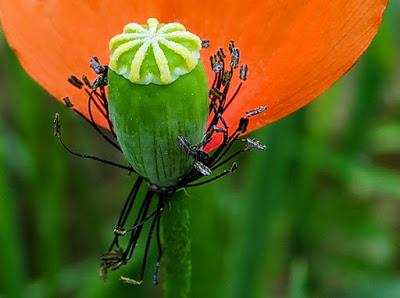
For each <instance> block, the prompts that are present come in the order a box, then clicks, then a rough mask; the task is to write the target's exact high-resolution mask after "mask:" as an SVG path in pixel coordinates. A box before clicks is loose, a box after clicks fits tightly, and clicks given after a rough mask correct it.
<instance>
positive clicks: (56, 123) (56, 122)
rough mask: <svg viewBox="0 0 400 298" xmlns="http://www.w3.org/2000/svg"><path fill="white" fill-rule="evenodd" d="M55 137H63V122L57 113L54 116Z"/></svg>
mask: <svg viewBox="0 0 400 298" xmlns="http://www.w3.org/2000/svg"><path fill="white" fill-rule="evenodd" d="M54 136H56V137H57V138H59V137H61V121H60V114H59V113H56V114H55V116H54Z"/></svg>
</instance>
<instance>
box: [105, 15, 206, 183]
mask: <svg viewBox="0 0 400 298" xmlns="http://www.w3.org/2000/svg"><path fill="white" fill-rule="evenodd" d="M200 49H201V40H200V39H199V38H198V37H197V36H196V35H194V34H192V33H190V32H188V31H186V29H185V27H184V26H183V25H181V24H179V23H170V24H160V23H158V21H157V20H156V19H154V18H151V19H149V20H148V22H147V25H143V26H142V25H139V24H134V23H131V24H128V25H126V26H125V28H124V32H123V33H121V34H119V35H117V36H115V37H113V38H112V39H111V41H110V50H111V58H110V64H109V72H108V84H109V85H108V86H109V89H108V91H109V109H110V116H111V119H112V122H113V124H114V127H115V132H116V134H117V137H118V141H119V143H120V145H121V148H122V151H123V153H124V155H125V157H126V158H127V160H128V161H129V163H130V164H131V165H132V167H133V168H134V169H135V170H136V171H137V172H138V173H139V174H140V175H142V176H143V177H146V178H147V179H148V180H149V181H150V182H151V183H154V184H156V185H158V186H172V185H175V184H176V182H177V181H178V179H179V178H180V177H182V176H183V175H184V174H186V173H187V172H188V171H190V169H191V168H192V163H193V161H192V160H191V157H190V156H189V155H187V154H185V153H184V152H182V150H181V148H180V146H179V144H178V142H177V137H178V136H184V137H185V138H186V139H187V140H188V141H189V142H190V143H191V144H197V143H199V142H200V141H201V139H202V136H203V133H204V129H205V125H206V121H207V115H208V85H207V76H206V72H205V69H204V66H203V63H202V62H201V60H200V53H199V52H200Z"/></svg>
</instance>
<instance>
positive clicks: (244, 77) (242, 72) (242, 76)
mask: <svg viewBox="0 0 400 298" xmlns="http://www.w3.org/2000/svg"><path fill="white" fill-rule="evenodd" d="M248 69H249V68H248V66H247V64H243V65H242V66H241V67H240V76H239V78H240V79H241V80H242V81H246V80H247V73H248Z"/></svg>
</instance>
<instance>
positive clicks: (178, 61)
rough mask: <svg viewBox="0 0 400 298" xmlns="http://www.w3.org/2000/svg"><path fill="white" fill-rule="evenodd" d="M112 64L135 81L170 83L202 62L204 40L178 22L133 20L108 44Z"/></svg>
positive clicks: (135, 82)
mask: <svg viewBox="0 0 400 298" xmlns="http://www.w3.org/2000/svg"><path fill="white" fill-rule="evenodd" d="M109 46H110V50H111V57H110V63H109V67H110V69H112V70H113V71H114V72H116V73H117V74H119V75H121V76H123V77H125V78H126V79H128V80H129V81H131V82H132V83H134V84H143V85H146V84H150V83H153V84H158V85H167V84H170V83H172V82H174V81H175V80H176V79H178V78H179V77H180V76H182V75H185V74H187V73H189V72H191V71H192V70H193V69H194V68H195V67H196V65H197V64H198V63H199V59H200V50H201V40H200V38H199V37H198V36H196V35H195V34H193V33H190V32H188V31H187V30H186V28H185V27H184V26H183V25H181V24H179V23H169V24H160V23H159V22H158V20H157V19H155V18H150V19H148V20H147V25H139V24H136V23H130V24H128V25H126V26H125V28H124V32H123V33H121V34H118V35H116V36H115V37H113V38H112V39H111V40H110V43H109Z"/></svg>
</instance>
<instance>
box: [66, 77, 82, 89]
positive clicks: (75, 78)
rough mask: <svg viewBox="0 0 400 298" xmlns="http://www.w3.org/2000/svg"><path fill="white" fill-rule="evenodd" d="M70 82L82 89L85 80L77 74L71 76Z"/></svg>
mask: <svg viewBox="0 0 400 298" xmlns="http://www.w3.org/2000/svg"><path fill="white" fill-rule="evenodd" d="M68 82H69V83H70V84H71V85H73V86H74V87H76V88H78V89H82V87H83V82H82V81H81V80H80V79H78V78H77V77H76V76H70V77H69V78H68Z"/></svg>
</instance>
